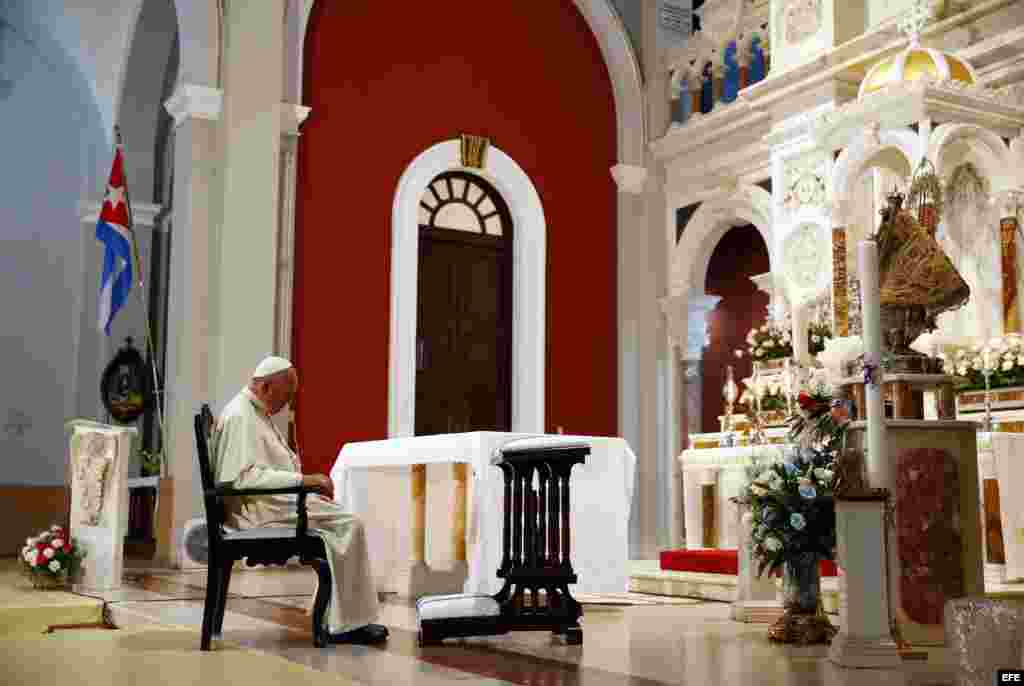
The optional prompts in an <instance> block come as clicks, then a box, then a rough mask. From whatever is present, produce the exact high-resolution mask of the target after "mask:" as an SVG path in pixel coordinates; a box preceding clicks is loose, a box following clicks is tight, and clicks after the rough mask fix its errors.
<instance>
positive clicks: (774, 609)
mask: <svg viewBox="0 0 1024 686" xmlns="http://www.w3.org/2000/svg"><path fill="white" fill-rule="evenodd" d="M783 612H785V610H784V609H783V608H782V603H781V602H780V601H778V600H745V601H743V602H742V603H733V604H732V614H731V617H732V619H733V621H736V622H746V623H747V624H774V623H775V620H777V619H778V618H779V617H781V616H782V613H783Z"/></svg>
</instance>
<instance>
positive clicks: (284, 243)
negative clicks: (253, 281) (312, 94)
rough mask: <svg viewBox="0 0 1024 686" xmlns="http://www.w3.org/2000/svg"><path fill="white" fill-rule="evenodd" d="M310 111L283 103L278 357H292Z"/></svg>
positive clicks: (278, 246)
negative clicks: (300, 194) (300, 167)
mask: <svg viewBox="0 0 1024 686" xmlns="http://www.w3.org/2000/svg"><path fill="white" fill-rule="evenodd" d="M309 112H310V108H308V107H304V106H302V105H292V104H289V103H281V161H280V184H279V187H280V199H281V202H280V214H279V218H278V227H279V228H278V235H277V298H276V300H275V305H274V310H275V311H274V321H275V323H276V326H275V336H274V353H275V354H277V355H281V356H283V357H287V358H289V359H290V358H291V356H292V294H293V292H294V283H295V180H296V175H295V169H296V164H297V162H298V160H297V157H298V149H299V127H300V126H301V125H302V122H304V121H305V120H306V117H308V116H309Z"/></svg>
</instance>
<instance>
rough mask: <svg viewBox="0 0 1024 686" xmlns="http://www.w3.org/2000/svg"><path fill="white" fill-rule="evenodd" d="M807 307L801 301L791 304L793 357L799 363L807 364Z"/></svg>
mask: <svg viewBox="0 0 1024 686" xmlns="http://www.w3.org/2000/svg"><path fill="white" fill-rule="evenodd" d="M808 309H809V308H808V307H807V305H805V304H803V303H797V304H796V305H794V306H793V358H794V359H795V360H796V363H797V364H799V365H806V364H809V362H810V360H808V359H807V358H808V355H809V351H808V348H807V315H808V313H809V312H808Z"/></svg>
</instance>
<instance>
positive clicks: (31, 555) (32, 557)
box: [23, 550, 36, 565]
mask: <svg viewBox="0 0 1024 686" xmlns="http://www.w3.org/2000/svg"><path fill="white" fill-rule="evenodd" d="M23 557H24V558H25V562H27V563H29V564H30V565H31V564H35V562H36V554H35V551H34V550H32V551H29V552H27V553H25V555H24V556H23Z"/></svg>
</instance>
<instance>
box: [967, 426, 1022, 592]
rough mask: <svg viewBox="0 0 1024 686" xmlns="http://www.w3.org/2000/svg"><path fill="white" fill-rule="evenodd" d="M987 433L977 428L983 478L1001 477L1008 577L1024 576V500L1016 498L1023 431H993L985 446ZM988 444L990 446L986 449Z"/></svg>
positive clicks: (1019, 476)
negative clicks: (987, 465)
mask: <svg viewBox="0 0 1024 686" xmlns="http://www.w3.org/2000/svg"><path fill="white" fill-rule="evenodd" d="M985 438H986V434H984V433H982V432H980V431H979V432H978V460H979V462H981V463H983V464H982V465H981V467H982V468H981V470H980V472H981V474H980V476H981V479H979V481H980V480H982V479H984V478H986V477H988V478H991V477H993V476H994V477H995V478H996V479H998V481H999V506H1000V510H1001V512H1000V519H1001V523H1002V525H1003V549H1004V550H1005V551H1006V580H1007V581H1015V580H1018V579H1021V578H1024V502H1022V501H1021V500H1019V499H1017V497H1016V494H1015V488H1014V485H1015V484H1020V483H1024V434H1013V433H992V434H991V439H990V441H991V442H990V445H991V447H990V448H989V446H986V445H985V443H986V441H985ZM986 448H987V450H986ZM989 453H991V458H992V460H993V462H994V465H992V466H994V467H995V469H994V471H995V474H989V473H988V471H989V470H987V469H985V468H984V467H985V465H984V461H985V458H986V457H987V456H988V454H989Z"/></svg>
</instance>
